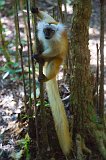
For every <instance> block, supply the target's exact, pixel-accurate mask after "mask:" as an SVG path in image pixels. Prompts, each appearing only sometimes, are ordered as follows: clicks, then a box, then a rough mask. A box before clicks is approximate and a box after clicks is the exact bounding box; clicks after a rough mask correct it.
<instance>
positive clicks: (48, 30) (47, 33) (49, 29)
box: [43, 24, 56, 39]
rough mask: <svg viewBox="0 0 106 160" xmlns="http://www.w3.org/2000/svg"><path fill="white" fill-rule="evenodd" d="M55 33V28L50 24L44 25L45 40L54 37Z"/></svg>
mask: <svg viewBox="0 0 106 160" xmlns="http://www.w3.org/2000/svg"><path fill="white" fill-rule="evenodd" d="M55 32H56V28H55V27H54V26H53V25H51V24H48V25H45V27H44V29H43V33H44V36H45V39H51V38H52V37H53V36H54V34H55Z"/></svg>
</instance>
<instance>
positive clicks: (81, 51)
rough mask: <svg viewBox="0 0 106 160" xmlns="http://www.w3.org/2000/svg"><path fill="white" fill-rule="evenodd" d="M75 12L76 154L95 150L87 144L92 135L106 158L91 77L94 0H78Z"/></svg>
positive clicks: (73, 85)
mask: <svg viewBox="0 0 106 160" xmlns="http://www.w3.org/2000/svg"><path fill="white" fill-rule="evenodd" d="M73 11H74V12H73V19H72V29H71V54H72V55H71V57H72V77H71V105H72V106H73V115H74V127H73V138H74V140H75V142H76V148H77V152H76V154H77V158H78V159H84V158H83V155H82V153H84V152H86V154H90V153H91V151H90V150H89V149H88V148H87V147H86V146H85V141H86V139H87V138H88V137H87V136H88V135H89V136H90V137H89V138H91V139H92V138H93V139H95V141H94V142H95V143H96V144H97V145H98V150H99V152H100V154H101V155H102V156H103V158H104V159H106V154H105V152H106V148H105V145H104V142H105V138H101V139H102V140H101V141H102V142H103V143H101V142H100V141H99V138H98V137H99V135H100V134H103V135H104V137H105V132H104V128H102V130H99V129H98V128H97V117H96V114H95V111H94V108H93V87H92V82H91V78H90V77H91V74H90V51H89V48H88V44H89V32H88V29H89V20H90V15H91V0H86V1H85V0H75V1H74V4H73ZM78 137H80V138H78ZM79 148H80V149H79ZM78 150H79V151H78ZM79 152H80V153H79ZM78 154H79V155H78Z"/></svg>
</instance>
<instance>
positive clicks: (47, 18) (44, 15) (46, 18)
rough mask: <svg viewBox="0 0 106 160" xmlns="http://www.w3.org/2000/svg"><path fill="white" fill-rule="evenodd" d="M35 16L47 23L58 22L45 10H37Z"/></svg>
mask: <svg viewBox="0 0 106 160" xmlns="http://www.w3.org/2000/svg"><path fill="white" fill-rule="evenodd" d="M37 16H38V17H39V19H41V20H43V21H45V22H47V23H52V24H58V22H57V21H55V20H54V18H52V17H51V16H50V15H48V13H46V12H43V11H38V13H37Z"/></svg>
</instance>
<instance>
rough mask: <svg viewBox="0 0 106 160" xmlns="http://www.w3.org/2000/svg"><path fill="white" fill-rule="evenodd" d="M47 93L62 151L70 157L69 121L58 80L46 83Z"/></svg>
mask: <svg viewBox="0 0 106 160" xmlns="http://www.w3.org/2000/svg"><path fill="white" fill-rule="evenodd" d="M46 88H47V93H48V97H49V102H50V105H51V110H52V115H53V118H54V122H55V129H56V132H57V136H58V140H59V143H60V146H61V149H62V151H63V153H64V154H65V155H68V154H69V152H70V149H71V145H72V143H71V136H70V133H69V126H68V120H67V117H66V113H65V109H64V105H63V103H62V100H61V98H60V95H59V90H58V85H57V82H56V79H55V78H54V79H52V80H49V81H47V82H46Z"/></svg>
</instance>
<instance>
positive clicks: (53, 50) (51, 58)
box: [35, 10, 72, 155]
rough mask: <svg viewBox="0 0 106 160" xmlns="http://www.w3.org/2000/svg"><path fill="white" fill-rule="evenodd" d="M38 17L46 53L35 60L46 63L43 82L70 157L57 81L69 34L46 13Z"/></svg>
mask: <svg viewBox="0 0 106 160" xmlns="http://www.w3.org/2000/svg"><path fill="white" fill-rule="evenodd" d="M36 15H37V16H38V18H39V19H40V21H39V22H38V25H37V29H38V39H39V41H40V42H41V43H42V45H43V49H44V51H43V52H42V54H40V55H39V54H37V55H35V59H36V60H37V59H43V60H44V62H45V65H44V70H45V72H44V73H45V74H44V75H43V81H44V82H46V88H47V93H48V98H49V102H50V105H51V110H52V115H53V119H54V123H55V129H56V132H57V136H58V139H59V143H60V146H61V149H62V151H63V153H64V154H65V155H68V154H69V153H70V150H71V147H72V140H71V136H70V132H69V125H68V120H67V116H66V113H65V109H64V105H63V103H62V100H61V98H60V95H59V90H58V85H57V81H56V75H57V73H58V72H59V67H60V65H61V64H62V62H63V60H64V58H65V56H66V54H67V53H68V38H67V33H66V30H65V26H64V25H63V24H61V23H58V22H56V21H55V20H54V19H53V18H52V17H51V16H50V15H48V14H47V13H46V12H43V11H39V10H37V11H36Z"/></svg>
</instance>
